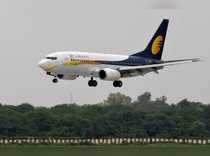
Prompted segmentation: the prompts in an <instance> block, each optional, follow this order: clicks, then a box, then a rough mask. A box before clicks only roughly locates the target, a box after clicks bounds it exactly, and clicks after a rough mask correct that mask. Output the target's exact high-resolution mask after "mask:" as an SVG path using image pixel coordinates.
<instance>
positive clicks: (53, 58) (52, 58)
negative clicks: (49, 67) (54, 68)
mask: <svg viewBox="0 0 210 156" xmlns="http://www.w3.org/2000/svg"><path fill="white" fill-rule="evenodd" d="M46 59H50V60H57V59H58V58H57V57H46Z"/></svg>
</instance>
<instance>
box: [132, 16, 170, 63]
mask: <svg viewBox="0 0 210 156" xmlns="http://www.w3.org/2000/svg"><path fill="white" fill-rule="evenodd" d="M168 23H169V20H168V19H164V20H163V21H162V23H161V25H160V26H159V28H158V30H157V31H156V33H155V34H154V36H153V38H152V40H151V41H150V42H149V44H148V46H147V48H146V49H145V50H144V51H142V52H138V53H136V54H134V55H132V56H137V57H145V58H151V59H156V60H161V58H162V53H163V48H164V43H165V38H166V34H167V29H168Z"/></svg>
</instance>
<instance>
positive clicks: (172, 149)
mask: <svg viewBox="0 0 210 156" xmlns="http://www.w3.org/2000/svg"><path fill="white" fill-rule="evenodd" d="M70 155H72V156H118V155H119V156H139V155H142V156H209V155H210V146H207V145H203V146H199V145H174V144H170V145H166V144H162V145H157V144H156V145H144V146H140V145H128V146H125V145H124V146H116V145H115V146H111V145H109V146H73V147H71V146H1V147H0V156H70Z"/></svg>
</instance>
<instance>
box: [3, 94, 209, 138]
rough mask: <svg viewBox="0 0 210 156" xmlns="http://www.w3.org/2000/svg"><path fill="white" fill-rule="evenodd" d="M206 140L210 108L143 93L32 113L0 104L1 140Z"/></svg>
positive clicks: (29, 107)
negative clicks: (109, 138)
mask: <svg viewBox="0 0 210 156" xmlns="http://www.w3.org/2000/svg"><path fill="white" fill-rule="evenodd" d="M21 136H36V137H48V136H53V137H56V136H57V137H83V138H99V137H176V138H177V137H210V105H208V104H203V103H200V102H191V101H189V100H187V99H183V100H181V101H180V102H178V103H176V104H169V103H167V98H166V97H165V96H163V97H159V98H157V99H155V100H152V99H151V93H149V92H145V93H144V94H142V95H140V96H138V97H137V99H136V100H135V101H132V99H131V98H130V97H129V96H126V95H124V94H121V93H112V94H110V95H109V96H108V98H107V99H106V100H104V101H103V102H101V103H98V104H85V105H77V104H62V105H56V106H54V107H50V108H47V107H34V106H32V105H30V104H28V103H23V104H21V105H18V106H12V105H2V104H0V137H21Z"/></svg>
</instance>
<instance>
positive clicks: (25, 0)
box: [0, 0, 210, 106]
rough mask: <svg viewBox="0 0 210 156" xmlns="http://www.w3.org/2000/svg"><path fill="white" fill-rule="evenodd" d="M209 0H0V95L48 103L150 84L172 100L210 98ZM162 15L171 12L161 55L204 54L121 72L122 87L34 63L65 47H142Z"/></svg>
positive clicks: (120, 50) (98, 97) (135, 90)
mask: <svg viewBox="0 0 210 156" xmlns="http://www.w3.org/2000/svg"><path fill="white" fill-rule="evenodd" d="M209 5H210V2H209V1H207V0H202V1H192V0H185V1H183V0H182V1H181V0H176V1H175V0H170V1H168V0H159V1H158V0H150V1H148V0H141V1H140V0H103V1H102V0H88V1H84V0H54V1H52V0H18V1H14V0H0V43H1V44H0V58H1V61H0V66H1V78H0V80H1V81H0V102H2V103H7V104H20V103H21V102H30V103H32V104H34V105H39V106H40V105H41V106H51V105H55V104H59V103H64V102H69V101H70V93H73V99H74V101H75V102H78V103H80V104H82V103H97V102H100V101H102V100H103V99H104V98H106V97H107V95H108V94H109V93H111V92H118V91H120V92H122V93H125V94H127V95H129V96H131V97H135V96H137V95H140V94H142V93H143V92H145V91H151V92H152V94H153V95H154V97H158V96H161V95H166V96H168V97H169V101H170V102H177V101H178V100H180V99H182V98H185V97H188V98H189V99H190V100H195V101H202V102H205V103H210V95H209V93H210V73H209V67H210V62H209V59H210V58H209V56H210V47H209V35H210V30H209V28H210V12H209V8H208V6H209ZM163 18H169V19H170V20H171V22H170V27H169V32H168V36H167V43H166V47H165V50H164V55H163V59H182V58H197V57H200V58H202V59H204V60H205V62H201V63H194V64H186V65H181V66H174V67H170V68H166V69H165V70H162V71H161V72H160V74H159V75H156V74H153V73H152V74H149V75H146V76H145V77H137V78H131V79H127V80H124V87H123V88H122V89H114V88H113V87H112V83H111V82H102V81H99V86H98V87H97V88H94V89H93V88H89V87H88V85H87V81H88V79H82V78H80V79H78V80H76V81H60V83H58V84H56V85H55V84H52V83H51V78H50V77H47V76H46V75H44V73H43V72H42V71H41V69H39V68H38V67H37V62H38V61H39V60H41V59H42V58H43V57H44V56H45V55H46V54H49V53H51V52H54V51H60V50H78V51H90V52H91V51H94V52H99V53H100V52H103V53H116V54H132V53H134V52H136V51H140V50H143V49H144V48H145V46H146V44H147V43H148V41H149V40H150V38H151V37H152V35H153V33H154V31H155V30H156V29H157V27H158V25H159V24H160V22H161V20H162V19H163Z"/></svg>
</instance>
